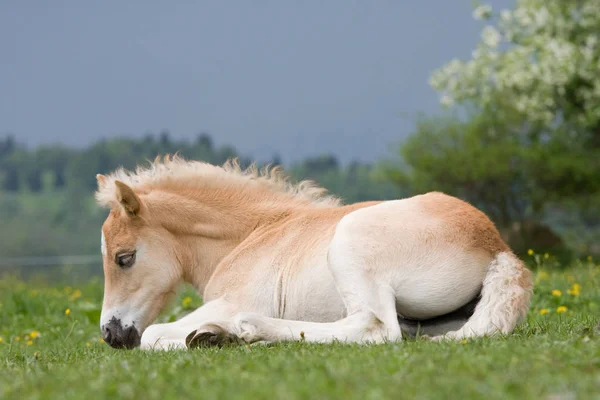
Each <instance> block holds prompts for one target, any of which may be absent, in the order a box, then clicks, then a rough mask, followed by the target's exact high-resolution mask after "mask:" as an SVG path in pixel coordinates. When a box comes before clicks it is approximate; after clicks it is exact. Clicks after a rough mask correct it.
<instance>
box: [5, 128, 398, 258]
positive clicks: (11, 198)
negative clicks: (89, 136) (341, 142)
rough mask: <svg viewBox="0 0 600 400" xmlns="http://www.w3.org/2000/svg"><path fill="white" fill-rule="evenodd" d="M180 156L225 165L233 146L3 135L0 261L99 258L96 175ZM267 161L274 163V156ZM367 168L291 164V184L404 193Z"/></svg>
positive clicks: (330, 160) (202, 139)
mask: <svg viewBox="0 0 600 400" xmlns="http://www.w3.org/2000/svg"><path fill="white" fill-rule="evenodd" d="M176 152H178V153H179V154H181V155H182V156H184V157H185V158H186V159H190V160H192V159H193V160H203V161H207V162H210V163H212V164H217V165H218V164H222V163H224V162H225V161H226V160H227V159H228V158H232V157H237V158H239V159H240V162H241V164H242V165H249V164H250V163H251V160H250V159H248V158H245V157H243V156H240V155H239V154H238V153H237V152H236V150H235V149H234V148H233V147H230V146H222V147H217V146H215V145H214V143H213V141H212V139H211V137H210V136H209V135H207V134H200V135H198V136H197V137H196V138H195V140H193V141H186V140H173V138H172V137H171V135H170V134H169V132H167V131H164V132H161V133H160V134H158V135H147V136H146V137H144V138H142V139H131V138H115V139H110V140H101V141H99V142H97V143H95V144H93V145H91V146H89V147H87V148H84V149H80V150H78V149H72V148H69V147H66V146H41V147H38V148H36V149H27V148H26V147H25V146H24V145H23V144H20V143H18V142H17V141H16V140H15V138H14V137H13V136H7V137H4V138H0V256H1V257H11V256H34V255H43V256H53V255H57V256H61V255H71V254H96V253H97V252H98V246H99V244H98V243H99V242H98V241H99V239H98V238H99V235H100V233H99V232H100V227H101V225H102V222H103V220H104V218H106V210H103V209H99V208H98V207H97V206H96V205H95V202H94V199H93V192H94V191H95V189H96V178H95V177H96V174H97V173H109V172H111V171H113V170H114V169H116V168H118V167H120V166H123V167H125V168H127V169H134V168H135V167H136V166H137V165H138V164H144V163H147V162H149V161H150V160H154V158H155V157H156V156H157V155H163V154H167V153H171V154H173V153H176ZM269 163H270V164H274V165H279V164H281V160H279V157H273V160H271V161H270V162H269ZM375 171H376V170H375V168H374V166H372V165H368V164H363V163H359V162H353V163H350V164H349V165H347V166H342V165H341V164H340V162H339V161H338V160H337V159H336V158H335V157H334V156H332V155H321V156H316V157H311V158H308V159H306V160H304V161H302V162H299V163H296V164H294V165H292V166H290V168H286V172H287V173H288V174H289V175H290V176H291V178H292V179H293V180H296V181H297V180H300V179H312V180H315V181H317V182H318V183H319V184H321V185H322V186H324V187H327V188H328V190H329V191H330V192H332V193H335V194H336V195H338V196H340V197H342V198H343V200H344V201H345V202H356V201H363V200H371V199H387V198H397V197H400V196H401V195H402V191H401V190H400V189H399V188H398V187H397V186H395V185H393V184H392V183H391V182H388V181H385V180H382V179H378V178H377V177H376V172H375Z"/></svg>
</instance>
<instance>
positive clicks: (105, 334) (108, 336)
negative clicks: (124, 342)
mask: <svg viewBox="0 0 600 400" xmlns="http://www.w3.org/2000/svg"><path fill="white" fill-rule="evenodd" d="M112 337H113V335H112V333H111V332H110V328H109V327H108V326H103V327H102V340H104V341H105V342H106V343H108V344H110V343H111V340H112Z"/></svg>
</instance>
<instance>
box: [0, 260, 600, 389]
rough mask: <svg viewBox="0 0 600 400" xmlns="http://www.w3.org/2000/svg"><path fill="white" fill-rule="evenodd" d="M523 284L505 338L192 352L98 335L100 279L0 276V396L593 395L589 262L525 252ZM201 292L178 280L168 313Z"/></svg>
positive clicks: (597, 373)
mask: <svg viewBox="0 0 600 400" xmlns="http://www.w3.org/2000/svg"><path fill="white" fill-rule="evenodd" d="M528 262H529V263H530V264H531V265H532V268H533V269H534V271H535V283H536V286H535V294H534V300H533V304H532V307H531V310H530V313H529V315H528V319H527V321H526V322H525V323H524V324H523V325H522V326H520V327H519V328H518V329H517V330H516V331H515V333H514V334H513V335H510V336H508V337H495V338H482V339H476V340H463V341H460V342H454V343H432V342H428V341H427V340H425V339H409V340H406V341H404V342H402V343H390V344H384V345H369V346H358V345H346V344H341V343H336V344H333V345H319V344H308V343H301V342H300V343H283V344H276V345H272V346H268V347H265V346H260V347H259V346H236V347H229V348H222V349H197V350H194V351H171V352H142V351H139V350H137V349H136V350H131V351H119V350H114V349H112V348H110V347H109V346H107V345H106V344H105V343H103V342H102V340H101V338H100V330H99V326H98V325H99V317H100V310H101V302H102V278H101V277H97V278H93V279H90V280H87V281H86V282H85V283H82V284H77V285H72V284H71V285H70V286H64V285H59V284H55V283H54V284H52V283H49V282H48V281H46V280H43V279H33V280H30V281H27V282H25V281H23V280H21V279H18V278H15V277H11V276H5V277H3V279H2V280H0V371H1V373H0V398H2V399H46V398H51V399H54V398H61V399H82V398H94V399H96V398H100V399H101V398H124V399H128V398H143V399H169V398H180V397H193V398H207V399H212V398H227V399H236V398H252V399H257V398H282V399H283V398H285V399H303V398H319V399H329V398H357V399H359V398H360V399H375V398H377V399H379V398H394V399H399V398H415V399H437V398H461V399H470V398H473V399H481V398H486V399H488V400H491V399H509V398H515V399H517V398H518V399H598V398H600V328H599V326H598V324H599V321H600V264H598V263H596V262H594V260H592V259H591V258H588V259H584V260H580V261H575V262H573V263H572V264H571V265H569V266H567V267H564V266H561V265H559V264H558V263H557V262H556V261H554V260H553V258H552V257H551V256H549V255H544V254H530V255H529V259H528ZM200 304H201V299H200V298H199V297H198V296H197V295H196V294H195V293H193V291H192V290H191V289H190V288H187V287H185V288H183V289H182V290H181V292H180V293H179V294H178V296H177V298H176V300H174V303H173V304H172V305H171V306H170V307H169V308H168V309H167V310H166V311H165V312H164V313H163V314H162V315H161V317H160V320H162V321H168V320H172V319H174V318H177V317H179V316H181V315H183V314H185V313H186V312H189V311H191V310H192V309H194V308H195V307H197V306H199V305H200Z"/></svg>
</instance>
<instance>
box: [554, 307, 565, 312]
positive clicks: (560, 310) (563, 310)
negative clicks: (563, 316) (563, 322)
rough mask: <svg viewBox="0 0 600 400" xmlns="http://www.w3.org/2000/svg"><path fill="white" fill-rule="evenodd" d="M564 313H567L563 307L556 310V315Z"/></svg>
mask: <svg viewBox="0 0 600 400" xmlns="http://www.w3.org/2000/svg"><path fill="white" fill-rule="evenodd" d="M566 311H567V307H565V306H560V307H558V308H557V309H556V312H557V313H564V312H566Z"/></svg>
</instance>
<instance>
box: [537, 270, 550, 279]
mask: <svg viewBox="0 0 600 400" xmlns="http://www.w3.org/2000/svg"><path fill="white" fill-rule="evenodd" d="M549 277H550V275H548V273H547V272H546V271H540V272H538V274H537V277H536V279H537V281H543V280H546V279H548V278H549Z"/></svg>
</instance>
